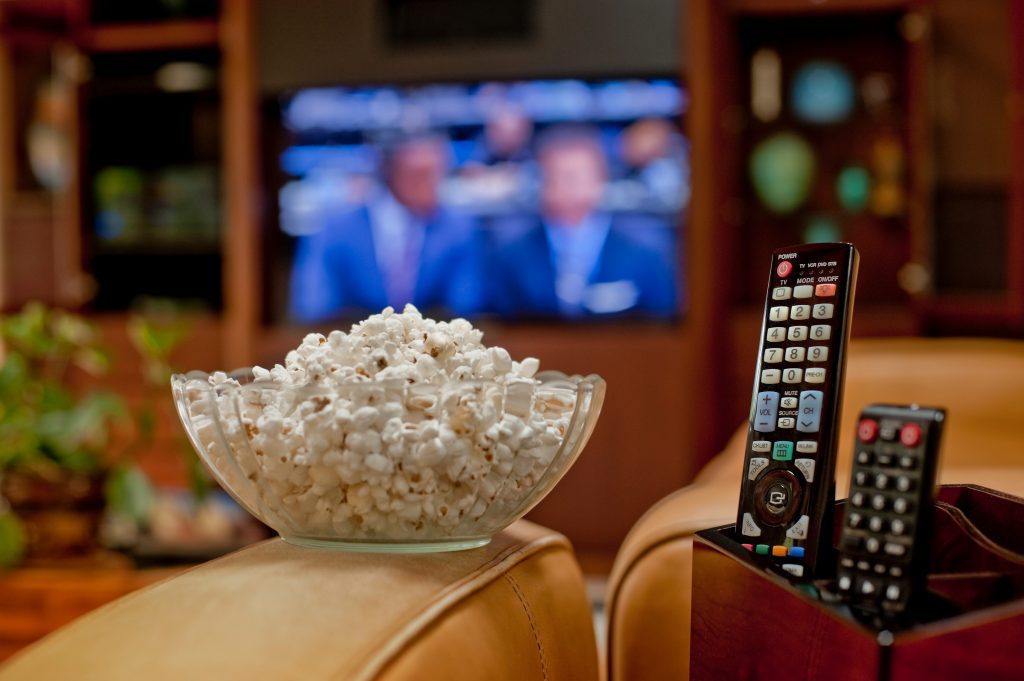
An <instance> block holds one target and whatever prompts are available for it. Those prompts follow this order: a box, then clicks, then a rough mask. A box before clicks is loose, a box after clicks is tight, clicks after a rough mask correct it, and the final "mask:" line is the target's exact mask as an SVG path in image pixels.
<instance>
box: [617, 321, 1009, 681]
mask: <svg viewBox="0 0 1024 681" xmlns="http://www.w3.org/2000/svg"><path fill="white" fill-rule="evenodd" d="M752 369H753V368H752ZM872 402H890V403H896V404H905V403H915V402H916V403H919V404H922V405H929V406H944V407H946V408H947V409H948V421H947V423H946V432H945V436H944V446H943V453H942V461H941V469H940V474H939V477H940V482H972V483H978V484H981V485H985V486H987V487H992V488H995V489H998V490H1003V491H1006V492H1011V493H1014V494H1018V495H1024V343H1021V342H1012V341H997V340H959V339H943V340H934V339H932V340H926V339H896V340H872V341H862V342H856V343H853V344H852V345H851V349H850V354H849V362H848V365H847V377H846V391H845V406H844V411H843V423H842V426H841V430H840V435H839V437H840V440H839V442H840V452H839V461H838V464H837V469H836V470H837V494H838V495H839V496H841V497H842V496H845V495H846V489H847V488H848V475H849V469H850V450H851V448H852V443H853V433H854V426H855V422H856V419H857V415H858V414H859V412H860V410H861V408H862V407H864V406H865V405H867V404H870V403H872ZM745 437H746V425H743V426H742V427H741V428H739V429H738V430H737V431H736V433H735V434H734V436H733V437H732V439H731V440H730V441H729V443H728V444H727V445H726V447H725V449H724V450H723V451H722V452H721V453H720V454H719V455H718V456H717V457H716V458H715V459H713V460H712V461H711V462H710V463H708V465H707V466H705V468H704V469H703V470H702V471H701V472H700V474H699V475H698V477H697V479H696V480H695V481H694V483H693V484H691V485H690V486H688V487H686V488H684V489H681V490H679V491H678V492H675V493H674V494H672V495H670V496H668V497H666V498H665V499H664V500H662V501H661V502H660V503H658V504H657V505H655V506H654V507H653V508H652V509H651V510H650V511H648V513H647V514H646V515H645V516H644V517H643V518H641V520H640V521H639V522H638V523H637V524H636V526H635V527H634V528H633V530H632V531H631V533H630V534H629V536H628V537H627V539H626V541H625V543H624V545H623V547H622V549H621V550H620V552H619V555H618V558H617V559H616V562H615V567H614V570H613V572H612V579H611V584H610V587H609V588H610V591H609V598H608V609H609V615H608V620H609V633H608V656H607V665H608V675H609V679H610V680H611V681H619V680H623V681H625V680H628V681H648V680H653V679H658V680H659V681H660V680H662V679H686V678H688V676H689V667H688V664H689V651H690V640H689V639H690V578H691V573H690V559H691V551H692V538H693V533H694V532H695V531H696V530H699V529H704V528H707V527H714V526H716V525H723V524H726V523H733V522H735V519H736V507H737V504H738V494H739V484H740V476H741V469H742V464H743V458H744V456H743V454H744V453H743V448H744V446H745Z"/></svg>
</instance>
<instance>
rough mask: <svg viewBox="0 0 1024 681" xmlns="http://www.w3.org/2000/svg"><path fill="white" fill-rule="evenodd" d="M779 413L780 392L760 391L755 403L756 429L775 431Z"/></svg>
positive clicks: (762, 431)
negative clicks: (776, 418)
mask: <svg viewBox="0 0 1024 681" xmlns="http://www.w3.org/2000/svg"><path fill="white" fill-rule="evenodd" d="M819 394H820V393H819ZM778 413H779V394H778V393H777V392H771V391H766V392H763V393H758V394H757V401H756V402H755V403H754V430H756V431H757V432H759V433H771V432H773V431H774V430H775V417H776V416H777V415H778Z"/></svg>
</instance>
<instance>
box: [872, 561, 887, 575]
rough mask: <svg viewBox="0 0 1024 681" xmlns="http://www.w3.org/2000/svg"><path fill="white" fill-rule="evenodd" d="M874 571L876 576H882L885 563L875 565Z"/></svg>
mask: <svg viewBox="0 0 1024 681" xmlns="http://www.w3.org/2000/svg"><path fill="white" fill-rule="evenodd" d="M874 570H875V574H876V575H884V574H885V572H886V570H885V563H875V568H874Z"/></svg>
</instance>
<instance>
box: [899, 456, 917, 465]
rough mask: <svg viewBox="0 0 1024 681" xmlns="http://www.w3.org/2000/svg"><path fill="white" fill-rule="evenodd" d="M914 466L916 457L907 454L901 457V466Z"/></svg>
mask: <svg viewBox="0 0 1024 681" xmlns="http://www.w3.org/2000/svg"><path fill="white" fill-rule="evenodd" d="M913 467H914V457H912V456H910V455H905V456H901V457H900V468H913Z"/></svg>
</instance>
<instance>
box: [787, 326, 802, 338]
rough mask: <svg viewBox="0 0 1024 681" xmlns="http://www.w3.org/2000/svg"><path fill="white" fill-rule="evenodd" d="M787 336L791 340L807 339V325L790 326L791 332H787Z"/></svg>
mask: <svg viewBox="0 0 1024 681" xmlns="http://www.w3.org/2000/svg"><path fill="white" fill-rule="evenodd" d="M786 338H788V339H789V340H791V341H802V340H807V327H806V326H791V327H789V333H787V334H786Z"/></svg>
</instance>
